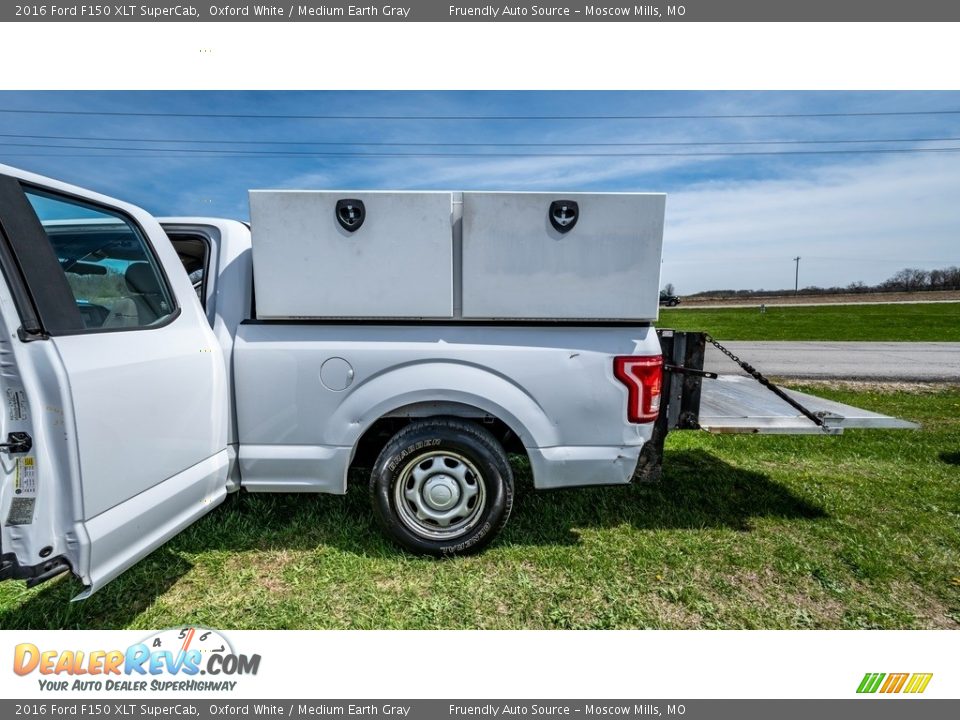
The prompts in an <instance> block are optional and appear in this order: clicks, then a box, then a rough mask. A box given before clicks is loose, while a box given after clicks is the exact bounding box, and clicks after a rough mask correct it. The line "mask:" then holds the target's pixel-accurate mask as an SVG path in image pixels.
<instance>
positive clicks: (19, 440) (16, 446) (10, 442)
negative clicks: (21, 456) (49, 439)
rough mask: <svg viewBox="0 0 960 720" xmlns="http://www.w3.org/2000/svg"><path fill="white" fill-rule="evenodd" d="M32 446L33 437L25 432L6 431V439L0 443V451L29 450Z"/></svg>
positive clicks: (21, 451) (8, 452)
mask: <svg viewBox="0 0 960 720" xmlns="http://www.w3.org/2000/svg"><path fill="white" fill-rule="evenodd" d="M32 447H33V438H32V437H30V435H29V434H27V433H25V432H12V433H7V441H6V442H5V443H0V452H5V453H7V454H10V455H12V454H14V453H26V452H30V448H32Z"/></svg>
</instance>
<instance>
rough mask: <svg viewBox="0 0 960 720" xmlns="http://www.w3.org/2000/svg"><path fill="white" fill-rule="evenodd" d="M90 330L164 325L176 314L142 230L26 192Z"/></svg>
mask: <svg viewBox="0 0 960 720" xmlns="http://www.w3.org/2000/svg"><path fill="white" fill-rule="evenodd" d="M24 194H25V195H26V197H27V200H28V201H29V202H30V205H31V206H32V207H33V210H34V212H36V214H37V217H38V218H39V220H40V224H41V225H42V226H43V229H44V231H45V232H46V235H47V237H48V238H49V240H50V244H51V246H52V247H53V251H54V253H55V254H56V256H57V260H58V261H59V263H60V269H61V270H62V271H63V273H64V276H65V277H66V281H67V284H68V285H69V286H70V291H71V293H72V294H73V298H74V300H75V301H76V304H77V310H78V311H79V312H80V317H81V319H82V321H83V327H84V328H85V329H87V330H119V329H125V328H127V329H129V328H144V327H150V326H153V325H158V324H163V323H164V321H165V320H167V319H168V318H169V317H170V316H171V315H172V314H173V312H174V310H175V309H176V306H175V304H174V302H173V301H172V294H171V292H170V290H169V288H168V287H167V283H166V281H165V278H164V276H163V274H162V273H161V272H160V269H159V266H158V263H157V261H156V259H155V258H154V257H153V254H152V253H151V252H150V251H149V249H148V246H147V243H146V241H145V239H144V237H143V234H142V233H141V232H140V230H139V229H138V228H137V227H136V226H135V225H134V224H133V223H132V222H130V221H129V220H128V219H126V218H125V217H124V216H122V215H120V214H119V213H114V212H111V211H108V210H105V209H103V208H100V207H96V206H94V205H88V204H86V203H82V202H79V201H76V200H73V199H68V198H64V197H62V196H57V195H53V194H48V193H46V192H41V191H38V190H33V189H30V188H24Z"/></svg>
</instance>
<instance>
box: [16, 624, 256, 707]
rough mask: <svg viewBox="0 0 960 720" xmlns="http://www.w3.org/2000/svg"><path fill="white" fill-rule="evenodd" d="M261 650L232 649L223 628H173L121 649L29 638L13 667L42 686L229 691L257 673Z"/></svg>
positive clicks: (20, 647)
mask: <svg viewBox="0 0 960 720" xmlns="http://www.w3.org/2000/svg"><path fill="white" fill-rule="evenodd" d="M259 669H260V655H258V654H257V655H245V654H242V653H237V652H236V651H234V649H233V646H232V645H231V644H230V641H228V640H227V639H226V638H225V637H224V636H223V635H222V634H221V633H219V632H217V631H216V630H209V629H207V628H201V627H180V628H171V629H169V630H164V631H162V632H159V633H156V634H155V635H151V636H150V637H148V638H146V639H144V640H142V641H141V642H138V643H134V644H133V645H130V646H129V647H128V648H126V649H125V650H102V649H94V650H76V649H69V650H50V649H42V648H39V647H37V646H36V645H34V644H33V643H20V644H19V645H17V646H16V647H15V648H14V656H13V671H14V672H15V673H16V674H17V675H20V676H29V675H32V674H34V673H36V674H37V675H38V676H39V677H37V682H38V683H39V686H40V689H41V690H45V691H58V690H59V691H69V692H74V691H78V690H79V691H84V690H89V691H98V692H102V691H116V692H123V691H137V692H142V691H145V690H173V691H177V692H183V691H189V690H199V691H217V690H219V691H228V692H229V691H232V690H234V689H235V688H236V686H237V682H238V681H237V680H235V679H233V678H236V677H238V676H244V675H256V674H257V671H258V670H259Z"/></svg>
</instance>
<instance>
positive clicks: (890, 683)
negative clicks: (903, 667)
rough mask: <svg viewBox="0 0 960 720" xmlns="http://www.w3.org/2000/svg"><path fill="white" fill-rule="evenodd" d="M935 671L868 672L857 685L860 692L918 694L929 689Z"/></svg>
mask: <svg viewBox="0 0 960 720" xmlns="http://www.w3.org/2000/svg"><path fill="white" fill-rule="evenodd" d="M932 678H933V673H869V672H868V673H866V674H865V675H864V676H863V680H861V681H860V684H859V685H858V686H857V692H858V693H883V694H885V695H889V694H894V693H907V694H911V695H913V694H918V693H922V692H923V691H924V690H926V689H927V685H929V684H930V680H931V679H932Z"/></svg>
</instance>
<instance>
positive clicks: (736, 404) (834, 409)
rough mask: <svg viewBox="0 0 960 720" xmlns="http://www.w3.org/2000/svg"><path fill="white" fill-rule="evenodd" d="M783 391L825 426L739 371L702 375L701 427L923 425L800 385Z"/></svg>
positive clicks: (809, 429)
mask: <svg viewBox="0 0 960 720" xmlns="http://www.w3.org/2000/svg"><path fill="white" fill-rule="evenodd" d="M784 392H786V393H787V394H788V395H789V396H790V397H792V398H793V399H794V400H797V401H798V402H799V403H801V404H802V405H803V406H804V407H806V408H807V409H808V410H810V411H811V412H813V413H814V414H815V415H817V416H819V417H820V418H822V419H823V423H824V424H823V427H818V426H817V425H815V424H814V423H813V422H811V421H810V420H809V419H807V418H806V417H804V416H803V415H802V414H800V413H799V412H797V410H796V409H794V408H793V407H791V406H790V405H789V404H788V403H786V402H784V401H783V400H781V399H780V398H778V397H777V396H776V395H774V394H773V393H772V392H770V391H769V390H768V389H767V388H765V387H763V386H762V385H760V384H759V383H758V382H757V381H755V380H754V379H753V378H748V377H742V376H740V375H721V376H720V377H718V378H717V379H715V380H709V379H705V380H703V385H702V388H701V391H700V412H699V424H700V427H701V428H703V429H704V430H707V431H708V432H712V433H764V434H780V435H802V434H812V435H820V434H827V435H839V434H840V433H842V432H843V431H844V430H845V429H848V428H875V429H889V430H895V429H896V430H912V429H916V428H918V427H919V426H918V425H916V424H915V423H912V422H907V421H906V420H900V419H899V418H895V417H890V416H889V415H881V414H879V413H875V412H871V411H869V410H862V409H861V408H857V407H853V406H852V405H845V404H844V403H839V402H835V401H833V400H827V399H825V398H820V397H817V396H816V395H808V394H807V393H802V392H797V391H796V390H784Z"/></svg>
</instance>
